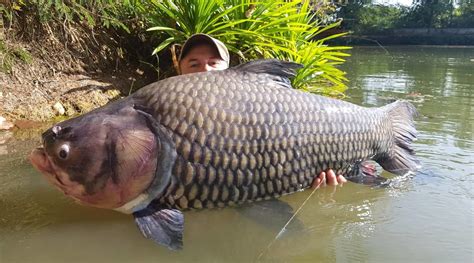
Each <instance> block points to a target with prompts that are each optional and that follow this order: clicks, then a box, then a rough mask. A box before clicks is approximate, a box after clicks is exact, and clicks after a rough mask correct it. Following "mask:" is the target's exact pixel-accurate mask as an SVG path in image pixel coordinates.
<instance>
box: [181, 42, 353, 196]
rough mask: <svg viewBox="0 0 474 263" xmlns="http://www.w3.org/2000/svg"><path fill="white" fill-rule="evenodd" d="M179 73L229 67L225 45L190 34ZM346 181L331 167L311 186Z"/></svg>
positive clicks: (183, 48)
mask: <svg viewBox="0 0 474 263" xmlns="http://www.w3.org/2000/svg"><path fill="white" fill-rule="evenodd" d="M178 62H179V69H178V70H179V73H180V74H189V73H196V72H205V71H212V70H224V69H227V68H228V67H229V62H230V55H229V51H228V50H227V47H226V46H225V45H224V43H222V42H221V41H219V40H217V39H215V38H213V37H211V36H209V35H206V34H195V35H192V36H191V37H190V38H188V40H186V42H185V43H184V45H183V47H182V49H181V54H180V55H179V61H178ZM345 182H347V180H346V178H344V176H342V175H337V176H336V174H335V173H334V171H333V170H332V169H329V170H327V171H326V172H321V174H319V176H318V177H316V179H315V180H314V181H313V184H312V187H313V188H317V187H319V186H325V185H326V184H328V185H338V184H343V183H345Z"/></svg>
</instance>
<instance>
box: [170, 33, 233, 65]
mask: <svg viewBox="0 0 474 263" xmlns="http://www.w3.org/2000/svg"><path fill="white" fill-rule="evenodd" d="M202 43H208V44H209V45H212V46H214V47H215V48H216V49H217V52H218V53H219V56H220V57H221V59H222V60H224V61H225V62H227V65H229V61H230V55H229V50H227V47H226V46H225V45H224V43H222V42H221V41H219V40H217V39H215V38H213V37H211V36H209V35H206V34H194V35H192V36H191V37H189V38H188V40H186V42H184V45H183V48H182V49H181V54H179V60H178V61H181V59H182V58H184V57H185V56H186V54H188V52H189V51H190V50H191V48H192V47H193V46H195V45H196V44H202Z"/></svg>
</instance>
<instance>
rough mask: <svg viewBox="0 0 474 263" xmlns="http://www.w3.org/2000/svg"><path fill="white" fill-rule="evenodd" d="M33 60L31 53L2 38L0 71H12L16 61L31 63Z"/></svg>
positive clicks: (0, 41) (0, 44)
mask: <svg viewBox="0 0 474 263" xmlns="http://www.w3.org/2000/svg"><path fill="white" fill-rule="evenodd" d="M32 60H33V58H32V56H31V54H30V53H29V52H28V51H27V50H25V49H23V48H21V47H12V46H10V45H8V44H7V43H5V42H4V41H3V40H0V71H2V72H5V73H10V72H11V70H12V68H13V65H14V64H15V63H16V61H21V62H22V63H26V64H29V63H31V61H32Z"/></svg>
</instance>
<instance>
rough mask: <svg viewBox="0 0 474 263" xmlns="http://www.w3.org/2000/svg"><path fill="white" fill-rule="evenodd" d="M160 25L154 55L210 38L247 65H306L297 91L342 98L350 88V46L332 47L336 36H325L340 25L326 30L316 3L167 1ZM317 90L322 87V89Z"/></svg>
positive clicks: (157, 17) (157, 19)
mask: <svg viewBox="0 0 474 263" xmlns="http://www.w3.org/2000/svg"><path fill="white" fill-rule="evenodd" d="M152 3H153V5H155V7H156V13H155V14H154V15H153V16H152V17H151V19H150V20H151V23H153V24H154V25H155V26H154V27H152V28H149V29H148V30H149V31H153V32H155V33H157V34H158V36H159V37H161V39H163V41H162V42H161V43H159V44H158V45H157V47H156V48H155V50H154V54H156V53H158V52H160V51H162V50H164V49H165V48H167V47H169V46H170V45H171V46H173V45H174V44H181V43H183V42H184V41H185V40H186V39H187V38H188V37H189V36H191V35H192V34H195V33H206V34H210V35H212V36H214V37H216V38H219V39H220V40H221V41H223V42H224V43H225V44H226V45H227V47H228V48H229V50H230V51H231V52H233V53H235V54H238V55H239V56H240V58H241V60H249V59H255V58H279V59H285V60H291V61H295V62H299V63H302V64H303V66H304V68H303V69H301V70H299V72H298V76H297V77H296V78H295V79H294V80H293V85H294V87H295V88H301V89H305V90H309V91H315V92H320V93H326V94H328V93H330V94H340V93H342V92H343V91H344V90H345V88H346V86H345V84H344V82H345V81H346V79H345V77H344V74H345V73H344V72H343V71H341V70H339V69H337V68H336V65H337V64H340V63H342V62H343V61H344V60H343V58H342V57H344V56H347V54H346V53H344V52H342V51H343V50H345V49H347V48H348V47H328V46H327V45H326V44H325V43H326V41H327V40H329V39H331V38H335V37H340V36H341V35H342V34H335V35H331V34H329V36H325V37H319V36H320V35H321V34H322V33H325V32H327V30H329V29H332V28H335V27H336V26H338V25H339V23H338V22H336V23H332V24H330V25H320V24H319V22H318V19H316V18H317V17H316V13H315V12H313V9H312V8H313V7H312V6H311V5H310V1H304V0H300V1H284V0H276V1H272V0H258V1H251V0H226V1H224V0H163V1H158V0H157V1H152ZM315 85H318V87H317V88H316V87H315ZM323 86H324V87H325V88H323Z"/></svg>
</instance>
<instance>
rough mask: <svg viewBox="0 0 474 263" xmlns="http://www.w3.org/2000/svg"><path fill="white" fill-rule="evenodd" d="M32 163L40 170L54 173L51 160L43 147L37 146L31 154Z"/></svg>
mask: <svg viewBox="0 0 474 263" xmlns="http://www.w3.org/2000/svg"><path fill="white" fill-rule="evenodd" d="M29 160H30V163H31V164H32V165H33V166H34V167H35V168H36V169H38V170H39V171H41V172H46V173H50V174H53V167H52V165H51V161H50V160H49V158H48V155H47V154H46V150H45V149H44V148H43V147H37V148H36V149H34V150H33V151H32V152H31V153H30V156H29Z"/></svg>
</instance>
